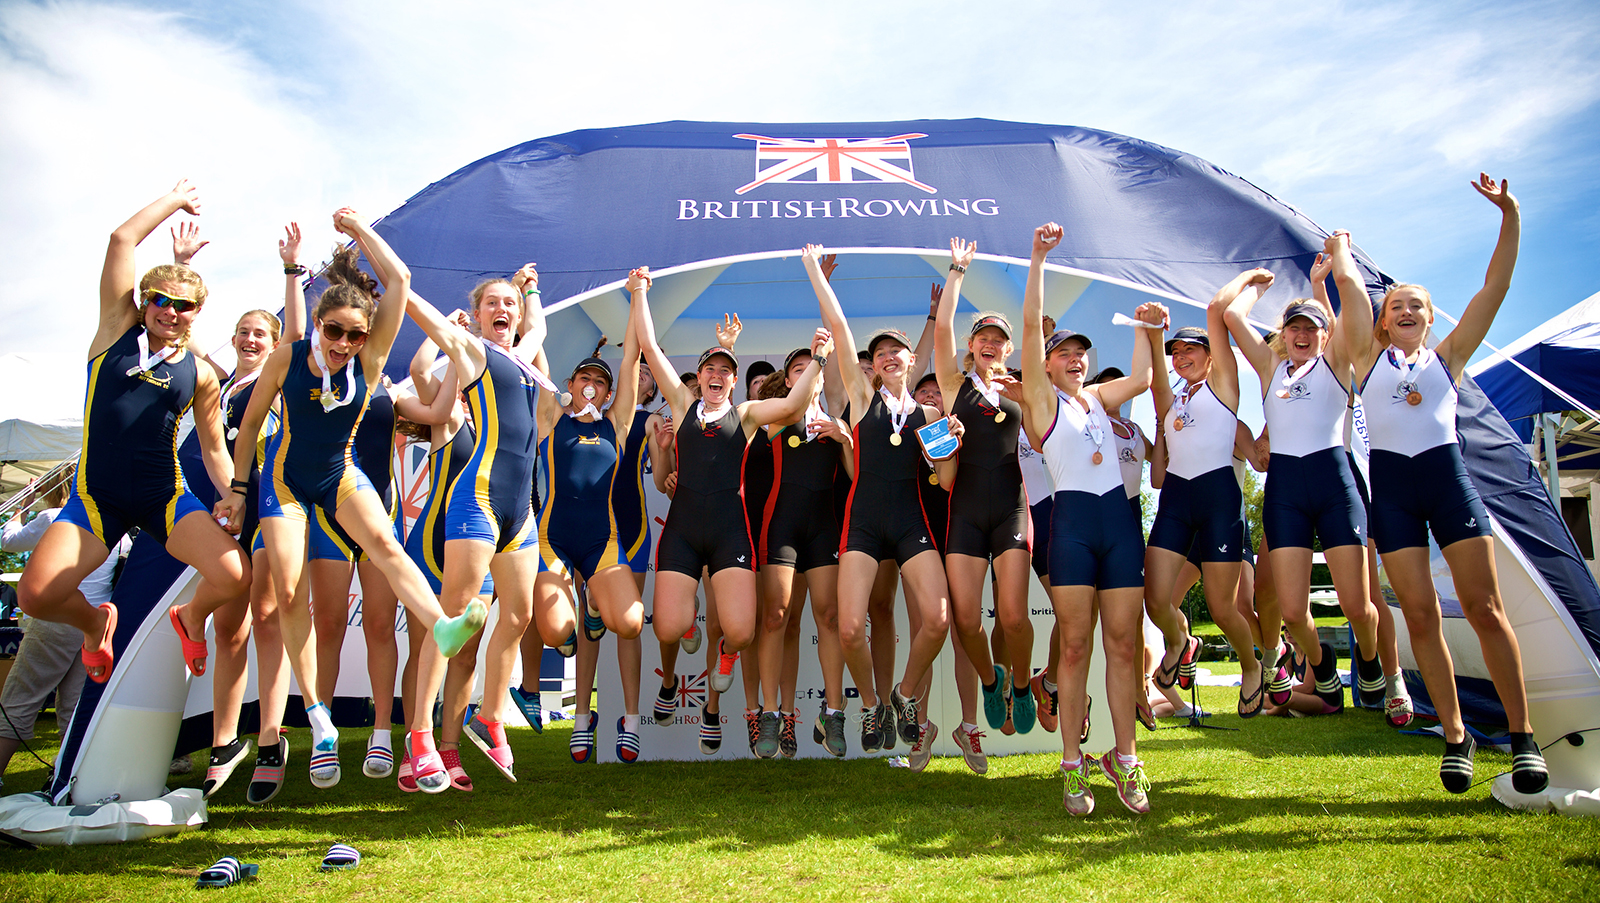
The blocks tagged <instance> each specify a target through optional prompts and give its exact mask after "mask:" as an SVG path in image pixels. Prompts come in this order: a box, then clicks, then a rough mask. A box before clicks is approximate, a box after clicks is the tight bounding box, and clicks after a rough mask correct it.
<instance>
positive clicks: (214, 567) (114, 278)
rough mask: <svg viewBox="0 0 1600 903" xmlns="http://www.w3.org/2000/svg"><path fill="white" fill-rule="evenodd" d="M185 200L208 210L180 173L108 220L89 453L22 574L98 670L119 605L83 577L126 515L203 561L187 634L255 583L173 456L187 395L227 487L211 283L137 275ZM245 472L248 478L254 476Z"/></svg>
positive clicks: (32, 601) (175, 273)
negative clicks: (208, 307)
mask: <svg viewBox="0 0 1600 903" xmlns="http://www.w3.org/2000/svg"><path fill="white" fill-rule="evenodd" d="M179 210H184V211H187V212H189V213H191V214H198V213H199V212H200V198H199V195H198V193H197V192H196V191H195V189H194V188H193V187H191V186H190V185H189V183H188V181H187V180H185V181H181V182H179V183H178V184H177V185H176V186H175V187H174V188H173V189H172V190H171V191H170V192H168V193H166V194H165V195H163V196H161V197H160V198H158V199H157V200H155V201H153V202H152V203H150V204H149V205H147V206H145V207H144V208H143V209H142V210H140V211H139V212H138V213H135V214H134V215H133V217H132V218H130V219H129V220H128V221H127V222H125V223H123V224H122V225H121V226H118V227H117V229H116V231H114V232H112V233H111V241H110V244H109V246H108V247H107V248H106V260H105V267H104V269H103V270H102V271H101V274H100V320H99V326H98V329H97V330H96V332H95V337H94V341H93V342H91V343H90V345H89V367H88V371H89V374H88V375H89V380H88V394H87V399H86V401H85V403H84V416H83V452H82V454H81V457H80V458H79V461H78V478H77V483H76V485H75V487H74V489H73V493H72V496H71V498H69V499H68V500H67V504H66V507H64V508H63V509H62V511H61V514H60V516H59V517H57V518H56V520H55V521H54V522H53V523H52V524H51V525H50V527H49V529H47V530H46V531H45V534H44V536H43V537H42V538H41V539H40V540H39V544H38V545H37V546H36V547H35V548H34V551H33V554H32V555H31V556H30V558H29V560H28V566H27V568H26V569H25V570H24V571H23V573H22V578H21V581H20V582H19V583H18V584H17V599H18V602H19V603H20V604H21V607H22V610H23V612H25V613H26V614H28V615H30V616H32V617H36V618H40V619H42V620H46V621H57V622H60V623H65V624H70V625H72V626H73V627H76V628H77V629H79V630H81V631H83V634H84V649H83V662H84V667H85V670H86V671H87V674H88V677H89V679H90V680H94V681H98V682H100V683H104V682H105V681H106V680H108V679H110V677H111V669H112V667H113V664H114V662H113V659H112V640H113V638H114V635H115V633H116V629H117V611H116V608H115V607H114V606H113V605H112V604H111V603H109V602H107V603H104V604H102V605H101V606H99V607H98V608H96V607H94V606H91V605H90V604H89V603H88V602H87V601H86V600H85V599H84V597H83V593H82V592H80V591H79V590H78V584H79V583H81V582H82V581H83V578H85V577H87V576H88V575H89V574H90V573H91V572H92V571H94V569H95V568H97V567H99V566H100V563H101V562H103V561H105V559H106V556H107V555H108V554H109V549H110V548H111V547H112V546H113V545H115V544H116V542H117V540H119V539H121V538H122V537H123V536H124V535H125V534H126V533H127V532H128V530H129V529H130V528H132V527H138V528H140V529H142V530H144V531H145V532H146V533H148V534H149V535H150V536H152V537H154V538H155V539H157V540H158V541H160V542H162V543H163V544H164V545H165V546H166V547H167V551H168V552H169V553H170V554H171V555H172V556H173V557H174V558H177V559H178V560H179V561H182V562H183V563H185V564H187V565H189V566H191V567H193V568H194V569H195V570H197V571H199V573H200V584H199V586H198V587H197V588H196V590H195V595H194V598H193V599H192V600H191V601H190V602H189V603H188V604H187V605H186V606H183V607H176V606H175V607H174V608H173V609H172V613H171V616H172V618H173V620H174V621H175V622H177V623H179V624H180V625H182V626H184V628H185V629H184V630H181V631H180V636H184V635H185V634H193V635H198V636H202V637H203V636H204V630H205V621H206V618H207V617H208V616H209V615H210V614H211V612H212V611H215V610H216V609H217V608H219V607H221V606H222V605H224V604H226V603H227V602H228V601H229V600H230V599H235V598H237V597H238V596H240V595H242V594H244V593H247V592H248V591H249V589H250V562H249V559H248V557H247V556H246V555H245V552H244V550H243V549H241V548H240V547H239V544H238V543H237V542H235V541H234V539H233V537H231V536H229V535H228V534H227V533H225V532H224V531H223V530H222V528H221V527H219V526H217V522H216V521H215V520H213V519H212V517H211V514H210V512H208V511H206V509H205V506H204V505H203V504H201V502H200V501H199V500H198V499H196V498H195V497H194V495H193V494H192V493H190V492H189V490H188V489H187V488H186V487H185V485H184V481H183V472H182V470H181V469H180V468H179V466H178V456H177V441H176V435H177V429H178V421H179V420H180V419H181V418H182V417H183V415H184V413H185V412H187V411H188V410H190V408H191V407H192V408H193V410H194V413H195V429H196V431H197V432H198V433H199V434H200V447H201V450H202V454H203V456H204V459H205V464H206V471H207V473H209V474H210V476H211V480H212V482H213V483H215V484H216V486H217V488H218V491H219V492H220V491H226V490H227V487H228V478H229V475H230V473H229V472H230V471H231V470H233V462H231V461H230V460H229V459H228V449H227V447H226V440H225V438H224V433H223V427H222V404H221V391H220V386H219V385H218V383H217V375H216V373H215V372H214V371H213V370H212V368H210V367H200V366H198V365H197V361H198V358H197V357H196V356H195V354H194V353H193V352H192V351H190V350H189V327H190V325H191V324H192V323H193V322H194V319H195V317H196V316H198V314H199V312H200V307H201V305H202V304H204V303H205V299H206V287H205V283H204V282H203V281H202V280H201V279H200V276H199V274H197V273H196V272H195V271H194V270H191V269H189V268H188V267H186V266H178V265H173V264H167V265H162V266H158V267H155V268H153V269H151V270H150V271H149V272H147V273H145V274H144V278H143V279H140V280H137V285H136V284H135V279H134V276H135V272H136V271H135V270H134V260H133V255H134V248H135V247H136V246H137V245H138V244H139V242H140V241H142V240H143V239H144V238H145V236H147V235H149V234H150V233H151V232H153V231H155V228H156V227H157V226H159V225H161V223H162V222H164V221H165V220H166V219H167V218H168V217H170V216H172V214H174V213H176V212H178V211H179ZM246 485H247V484H246ZM205 663H206V652H205V645H204V643H203V642H201V643H192V644H189V645H187V646H185V647H184V664H185V665H186V666H187V667H188V668H189V669H190V670H191V671H193V672H194V673H196V674H200V673H203V672H204V671H205Z"/></svg>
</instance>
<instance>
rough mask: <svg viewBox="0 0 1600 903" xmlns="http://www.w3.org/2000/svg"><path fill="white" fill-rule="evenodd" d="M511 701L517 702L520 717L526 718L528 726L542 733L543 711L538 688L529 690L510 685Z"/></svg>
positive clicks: (535, 731) (537, 732)
mask: <svg viewBox="0 0 1600 903" xmlns="http://www.w3.org/2000/svg"><path fill="white" fill-rule="evenodd" d="M511 701H512V702H514V703H516V704H517V708H518V709H519V710H521V712H522V717H524V718H526V719H528V726H529V727H531V728H533V732H534V733H536V734H542V733H544V711H543V710H542V709H541V708H540V702H539V691H538V690H533V691H531V692H530V691H528V690H524V689H522V688H521V687H512V688H511Z"/></svg>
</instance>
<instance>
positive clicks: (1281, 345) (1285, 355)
mask: <svg viewBox="0 0 1600 903" xmlns="http://www.w3.org/2000/svg"><path fill="white" fill-rule="evenodd" d="M1297 304H1310V305H1312V306H1313V307H1316V308H1319V309H1320V310H1321V311H1322V315H1323V316H1324V317H1327V318H1328V326H1327V328H1326V329H1324V330H1323V332H1324V333H1326V335H1324V336H1323V342H1324V347H1326V342H1327V337H1328V336H1330V335H1333V327H1334V325H1335V324H1336V323H1338V317H1337V316H1335V315H1334V312H1333V310H1332V308H1330V307H1329V306H1328V305H1327V304H1326V303H1325V302H1323V301H1322V300H1321V299H1318V298H1296V299H1294V300H1293V301H1290V302H1289V303H1288V304H1287V305H1286V306H1285V307H1284V308H1283V313H1281V314H1279V315H1278V328H1277V329H1276V330H1275V331H1274V332H1273V333H1272V335H1271V336H1270V337H1269V338H1268V339H1267V347H1268V348H1271V349H1272V353H1273V354H1276V355H1277V356H1278V359H1279V360H1285V361H1286V360H1288V359H1289V343H1287V342H1285V341H1284V340H1283V328H1284V327H1285V326H1288V325H1289V320H1287V319H1285V316H1286V315H1287V314H1288V313H1289V310H1290V308H1293V307H1294V306H1295V305H1297Z"/></svg>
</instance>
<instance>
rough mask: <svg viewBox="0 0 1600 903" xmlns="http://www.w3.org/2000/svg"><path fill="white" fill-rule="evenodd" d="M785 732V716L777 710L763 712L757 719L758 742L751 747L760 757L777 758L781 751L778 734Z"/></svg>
mask: <svg viewBox="0 0 1600 903" xmlns="http://www.w3.org/2000/svg"><path fill="white" fill-rule="evenodd" d="M781 733H783V716H781V715H779V714H778V713H777V712H762V713H761V714H760V716H759V717H757V719H756V742H755V744H754V745H753V746H752V747H751V752H754V753H755V754H756V756H757V757H758V758H762V759H776V758H777V757H778V752H779V744H778V735H779V734H781Z"/></svg>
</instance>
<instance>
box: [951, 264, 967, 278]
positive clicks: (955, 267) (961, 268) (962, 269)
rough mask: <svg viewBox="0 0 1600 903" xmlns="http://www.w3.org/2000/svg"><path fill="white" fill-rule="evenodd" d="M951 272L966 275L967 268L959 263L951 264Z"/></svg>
mask: <svg viewBox="0 0 1600 903" xmlns="http://www.w3.org/2000/svg"><path fill="white" fill-rule="evenodd" d="M950 272H952V273H960V274H963V275H965V273H966V272H967V268H966V267H964V266H962V265H961V264H959V263H952V264H950Z"/></svg>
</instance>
